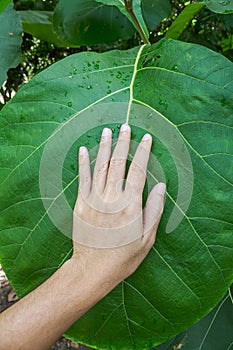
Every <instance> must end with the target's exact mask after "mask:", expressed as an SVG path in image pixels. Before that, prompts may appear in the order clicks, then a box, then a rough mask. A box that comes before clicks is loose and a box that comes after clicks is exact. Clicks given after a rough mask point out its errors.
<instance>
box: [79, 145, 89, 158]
mask: <svg viewBox="0 0 233 350" xmlns="http://www.w3.org/2000/svg"><path fill="white" fill-rule="evenodd" d="M86 153H87V149H86V147H83V146H81V147H79V154H80V156H84V155H85V154H86Z"/></svg>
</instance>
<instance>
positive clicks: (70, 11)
mask: <svg viewBox="0 0 233 350" xmlns="http://www.w3.org/2000/svg"><path fill="white" fill-rule="evenodd" d="M54 30H55V33H56V34H57V35H58V37H59V38H60V39H61V40H64V41H67V42H69V43H71V44H75V45H93V44H98V43H102V42H112V41H115V40H117V39H119V38H122V39H129V38H130V37H132V35H133V33H134V28H133V26H132V24H131V23H130V22H129V21H128V19H127V18H126V17H125V16H124V15H123V14H122V13H121V12H120V10H119V9H118V8H117V7H116V6H107V5H101V4H100V3H98V2H96V1H94V0H78V1H75V2H74V1H73V0H60V1H59V3H58V5H57V7H56V10H55V13H54Z"/></svg>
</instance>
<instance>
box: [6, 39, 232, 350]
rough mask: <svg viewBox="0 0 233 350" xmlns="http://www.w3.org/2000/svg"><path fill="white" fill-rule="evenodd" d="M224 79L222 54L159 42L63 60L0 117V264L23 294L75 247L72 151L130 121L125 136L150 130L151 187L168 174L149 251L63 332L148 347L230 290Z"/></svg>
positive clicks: (228, 70)
mask: <svg viewBox="0 0 233 350" xmlns="http://www.w3.org/2000/svg"><path fill="white" fill-rule="evenodd" d="M232 82H233V69H232V63H231V62H230V61H228V60H227V59H226V58H224V57H222V56H221V55H219V54H217V53H216V52H212V51H210V50H208V49H206V48H204V47H201V46H198V45H194V44H187V43H183V42H178V41H174V40H162V41H160V42H159V43H157V44H155V45H153V46H151V47H148V46H143V47H140V48H134V49H131V50H128V51H112V52H107V53H104V54H97V53H94V52H85V53H80V54H76V55H73V56H69V57H67V58H66V59H64V60H62V61H60V62H58V63H56V64H54V65H53V66H51V67H50V68H49V69H46V70H45V71H43V72H42V73H40V74H39V75H37V76H36V77H35V78H33V79H32V80H31V81H30V82H29V83H28V84H27V85H25V86H24V87H23V88H22V89H21V90H20V91H19V93H18V94H17V95H16V96H15V97H14V98H13V99H12V100H11V101H10V102H9V103H8V105H7V106H6V107H5V108H4V109H3V110H2V111H1V132H0V164H1V173H0V183H1V185H0V210H1V218H0V230H1V231H0V232H1V234H0V260H1V264H2V265H3V268H4V270H5V271H6V273H7V275H8V278H9V279H10V281H11V283H12V284H13V286H14V287H15V289H16V291H17V293H18V294H19V296H23V295H24V294H25V293H27V292H29V291H30V290H31V289H33V288H35V286H37V285H39V284H40V283H42V282H43V281H44V280H45V279H46V278H48V277H49V276H50V275H51V274H52V273H53V272H54V271H55V270H56V269H57V268H58V267H59V266H60V265H61V264H62V263H63V262H64V260H66V259H67V258H68V257H69V256H70V254H71V253H72V244H71V241H70V240H69V238H67V237H66V236H69V235H70V234H71V227H72V207H73V205H74V203H75V197H76V193H77V181H76V178H77V175H76V174H77V167H76V163H77V162H76V154H77V147H78V146H80V145H83V144H85V145H86V146H87V147H88V148H89V149H90V150H93V149H95V147H96V146H97V144H98V140H99V135H100V130H102V128H103V125H109V126H110V127H112V130H113V132H114V136H115V137H117V133H118V130H119V125H120V124H121V123H122V122H125V121H126V120H127V121H129V123H130V124H131V126H132V129H133V141H134V142H136V141H139V140H140V138H141V136H142V135H143V133H144V132H145V131H146V130H147V131H148V132H150V133H151V134H152V135H153V139H154V146H153V149H152V158H151V161H150V165H149V174H148V186H149V187H150V186H152V183H153V182H156V180H155V178H158V179H159V180H161V179H162V178H163V177H165V178H166V182H167V199H166V205H165V213H164V215H163V218H162V221H161V224H160V227H159V232H158V237H157V242H156V244H155V246H154V247H153V249H152V250H151V252H150V254H149V255H148V257H147V258H146V260H145V261H144V262H143V264H142V265H141V266H140V267H139V269H138V270H137V271H136V272H135V273H134V274H133V275H132V276H131V277H129V278H128V279H127V280H126V281H124V282H122V283H121V284H120V285H119V286H118V287H117V288H115V289H114V290H113V291H112V292H111V293H110V294H109V295H108V296H107V297H105V298H104V299H103V300H102V301H100V302H99V303H98V304H97V305H96V306H95V307H94V308H93V309H92V310H90V311H89V312H88V313H87V314H86V315H85V316H83V317H82V318H81V319H80V320H79V321H78V322H77V323H76V324H75V325H74V326H73V327H72V328H71V329H70V330H69V331H68V332H67V336H68V337H70V338H72V339H75V340H78V341H79V342H84V343H87V344H90V345H95V346H97V348H98V349H110V348H111V349H117V350H118V349H127V350H128V349H140V350H141V349H150V348H151V347H153V346H155V345H157V344H160V343H162V342H165V341H166V340H168V339H169V338H171V337H173V336H174V335H176V334H179V333H180V332H182V331H184V330H185V329H187V328H188V327H189V326H191V325H192V324H193V323H195V322H197V321H198V320H199V319H201V318H202V317H204V316H205V315H206V314H207V313H208V312H210V310H211V309H212V308H213V307H214V306H215V305H216V304H217V302H218V301H219V300H220V299H221V298H222V297H223V296H224V295H225V293H226V291H227V288H228V287H229V285H230V284H231V282H232V277H233V276H232V263H233V261H232V259H233V254H232V248H233V246H232V245H233V242H232V227H233V223H232V219H233V218H232V199H233V196H232V151H233V135H232V112H233V101H232V92H233V83H232ZM133 148H134V144H132V150H133ZM91 153H92V159H94V154H95V152H94V151H93V152H91ZM131 153H132V152H131ZM190 157H191V161H190ZM190 200H191V202H190V205H189V201H190ZM188 206H189V207H188ZM182 218H183V219H182ZM58 228H59V229H58ZM60 231H61V232H63V233H64V234H62V233H61V232H60ZM166 232H170V233H169V234H168V233H166Z"/></svg>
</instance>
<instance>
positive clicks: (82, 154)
mask: <svg viewBox="0 0 233 350" xmlns="http://www.w3.org/2000/svg"><path fill="white" fill-rule="evenodd" d="M90 191H91V168H90V158H89V153H88V150H87V149H86V147H80V148H79V192H81V194H82V196H83V198H87V197H88V196H89V194H90Z"/></svg>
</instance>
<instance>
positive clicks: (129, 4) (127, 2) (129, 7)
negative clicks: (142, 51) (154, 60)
mask: <svg viewBox="0 0 233 350" xmlns="http://www.w3.org/2000/svg"><path fill="white" fill-rule="evenodd" d="M124 1H125V8H126V11H127V12H128V13H129V15H130V16H131V18H132V20H133V23H134V25H135V27H136V29H137V31H138V33H139V34H140V37H141V39H142V41H143V43H144V44H150V42H149V40H148V38H147V37H146V36H145V33H144V30H143V28H142V27H141V24H140V23H139V21H138V19H137V17H136V15H135V13H134V11H133V0H124Z"/></svg>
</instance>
